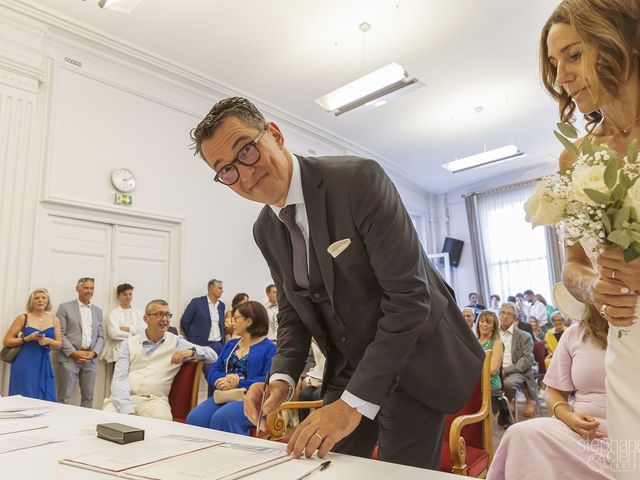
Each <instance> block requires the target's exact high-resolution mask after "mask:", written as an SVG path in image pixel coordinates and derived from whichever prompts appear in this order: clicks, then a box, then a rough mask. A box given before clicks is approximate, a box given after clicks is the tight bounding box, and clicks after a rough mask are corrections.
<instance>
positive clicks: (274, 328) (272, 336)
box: [264, 302, 278, 341]
mask: <svg viewBox="0 0 640 480" xmlns="http://www.w3.org/2000/svg"><path fill="white" fill-rule="evenodd" d="M264 308H266V309H267V315H269V332H268V333H267V338H268V339H269V340H272V341H275V340H276V339H277V338H278V304H277V303H271V302H266V303H265V304H264Z"/></svg>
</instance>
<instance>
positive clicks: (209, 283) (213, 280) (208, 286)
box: [207, 278, 222, 290]
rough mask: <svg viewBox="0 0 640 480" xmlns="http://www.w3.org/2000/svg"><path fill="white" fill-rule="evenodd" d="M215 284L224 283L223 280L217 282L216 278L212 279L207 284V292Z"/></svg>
mask: <svg viewBox="0 0 640 480" xmlns="http://www.w3.org/2000/svg"><path fill="white" fill-rule="evenodd" d="M215 283H222V280H216V279H215V278H212V279H211V280H209V282H208V283H207V290H210V289H211V287H213V285H214V284H215Z"/></svg>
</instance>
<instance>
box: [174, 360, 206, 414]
mask: <svg viewBox="0 0 640 480" xmlns="http://www.w3.org/2000/svg"><path fill="white" fill-rule="evenodd" d="M202 364H203V362H202V360H200V361H197V362H186V363H184V364H183V365H182V367H180V370H179V371H178V374H177V375H176V377H175V378H174V379H173V383H172V384H171V391H170V392H169V405H170V406H171V415H172V416H173V421H174V422H180V423H184V422H185V421H186V419H187V415H188V414H189V412H190V411H191V410H192V409H193V408H194V407H195V406H196V405H197V404H198V390H199V389H200V377H201V376H202Z"/></svg>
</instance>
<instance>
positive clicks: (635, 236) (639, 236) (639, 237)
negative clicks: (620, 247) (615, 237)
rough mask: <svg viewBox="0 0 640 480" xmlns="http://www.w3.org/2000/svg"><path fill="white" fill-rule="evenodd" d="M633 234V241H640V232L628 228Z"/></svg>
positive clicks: (630, 233)
mask: <svg viewBox="0 0 640 480" xmlns="http://www.w3.org/2000/svg"><path fill="white" fill-rule="evenodd" d="M627 231H628V232H629V235H631V241H632V242H640V232H634V231H633V230H627Z"/></svg>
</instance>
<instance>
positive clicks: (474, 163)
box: [442, 145, 526, 173]
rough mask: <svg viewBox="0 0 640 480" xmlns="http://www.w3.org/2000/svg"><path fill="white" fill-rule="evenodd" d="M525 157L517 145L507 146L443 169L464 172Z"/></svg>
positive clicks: (462, 160) (465, 159)
mask: <svg viewBox="0 0 640 480" xmlns="http://www.w3.org/2000/svg"><path fill="white" fill-rule="evenodd" d="M525 155H526V154H525V153H523V152H521V151H520V150H519V149H518V147H516V146H515V145H507V146H506V147H500V148H496V149H495V150H488V151H486V152H482V153H478V154H476V155H471V156H470V157H464V158H459V159H457V160H454V161H453V162H449V163H445V164H443V165H442V167H443V168H444V169H445V170H448V171H449V172H451V173H456V172H462V171H463V170H469V169H471V168H476V167H481V166H484V165H489V164H491V163H497V162H502V161H504V160H511V159H514V158H520V157H523V156H525Z"/></svg>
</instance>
